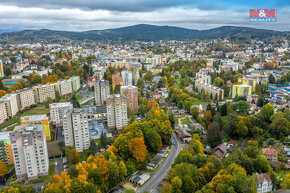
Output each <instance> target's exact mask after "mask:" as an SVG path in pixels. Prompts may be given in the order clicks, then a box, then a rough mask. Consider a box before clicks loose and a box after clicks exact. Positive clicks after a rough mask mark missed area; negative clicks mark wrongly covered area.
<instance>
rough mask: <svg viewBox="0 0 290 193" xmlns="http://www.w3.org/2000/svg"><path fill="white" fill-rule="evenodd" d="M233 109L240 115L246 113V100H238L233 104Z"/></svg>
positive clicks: (248, 106)
mask: <svg viewBox="0 0 290 193" xmlns="http://www.w3.org/2000/svg"><path fill="white" fill-rule="evenodd" d="M234 109H235V111H236V112H238V114H240V115H248V114H249V110H250V105H249V103H248V102H247V101H239V102H236V103H235V104H234Z"/></svg>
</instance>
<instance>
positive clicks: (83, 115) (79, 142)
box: [63, 109, 90, 152]
mask: <svg viewBox="0 0 290 193" xmlns="http://www.w3.org/2000/svg"><path fill="white" fill-rule="evenodd" d="M63 132H64V144H65V146H74V147H75V148H76V150H77V151H78V152H82V151H83V150H86V149H89V147H90V133H89V123H88V113H87V111H86V110H84V109H67V110H65V111H64V112H63Z"/></svg>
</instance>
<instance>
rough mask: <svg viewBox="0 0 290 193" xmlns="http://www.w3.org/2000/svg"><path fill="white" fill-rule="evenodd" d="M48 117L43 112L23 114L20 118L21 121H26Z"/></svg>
mask: <svg viewBox="0 0 290 193" xmlns="http://www.w3.org/2000/svg"><path fill="white" fill-rule="evenodd" d="M44 119H48V117H47V115H46V114H41V115H29V116H23V117H21V118H20V120H21V122H26V121H40V120H44Z"/></svg>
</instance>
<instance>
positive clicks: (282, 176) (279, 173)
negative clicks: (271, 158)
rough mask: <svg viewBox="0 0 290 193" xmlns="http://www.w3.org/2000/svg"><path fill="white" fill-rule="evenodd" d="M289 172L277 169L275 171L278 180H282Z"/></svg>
mask: <svg viewBox="0 0 290 193" xmlns="http://www.w3.org/2000/svg"><path fill="white" fill-rule="evenodd" d="M288 172H289V170H277V171H276V172H275V173H276V176H277V178H278V179H279V180H283V179H284V177H285V175H286V174H287V173H288Z"/></svg>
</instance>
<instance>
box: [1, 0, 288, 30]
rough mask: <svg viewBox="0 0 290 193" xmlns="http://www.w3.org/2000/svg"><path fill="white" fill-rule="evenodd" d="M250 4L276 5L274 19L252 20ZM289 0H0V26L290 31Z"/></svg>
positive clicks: (261, 6) (268, 7)
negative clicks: (275, 16) (266, 20)
mask: <svg viewBox="0 0 290 193" xmlns="http://www.w3.org/2000/svg"><path fill="white" fill-rule="evenodd" d="M249 9H277V15H278V17H277V20H278V21H277V22H276V23H250V22H249ZM289 19H290V0H271V1H270V0H243V1H242V0H0V30H15V29H17V30H19V29H44V28H45V29H54V30H66V31H85V30H94V29H109V28H118V27H124V26H129V25H135V24H153V25H169V26H179V27H185V28H190V29H209V28H214V27H219V26H224V25H232V26H248V27H255V28H264V29H273V30H281V31H285V30H287V31H290V20H289Z"/></svg>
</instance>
